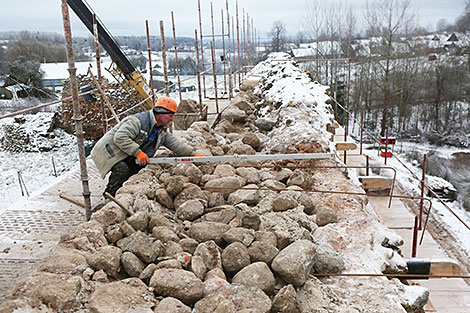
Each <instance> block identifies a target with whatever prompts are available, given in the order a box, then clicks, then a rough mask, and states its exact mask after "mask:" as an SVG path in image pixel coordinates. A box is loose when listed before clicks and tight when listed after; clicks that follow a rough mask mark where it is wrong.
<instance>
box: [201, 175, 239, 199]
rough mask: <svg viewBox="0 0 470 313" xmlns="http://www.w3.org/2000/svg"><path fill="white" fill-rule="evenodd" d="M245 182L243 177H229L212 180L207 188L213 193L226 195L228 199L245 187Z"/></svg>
mask: <svg viewBox="0 0 470 313" xmlns="http://www.w3.org/2000/svg"><path fill="white" fill-rule="evenodd" d="M244 183H245V182H244V181H243V179H242V178H241V177H237V176H229V177H223V178H217V179H212V180H210V181H208V182H207V183H206V185H205V187H206V188H207V189H208V190H211V191H212V192H219V193H221V194H223V195H224V198H225V199H228V196H229V195H230V194H231V193H232V192H234V191H236V190H238V189H240V188H241V187H243V185H244Z"/></svg>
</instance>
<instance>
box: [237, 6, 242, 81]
mask: <svg viewBox="0 0 470 313" xmlns="http://www.w3.org/2000/svg"><path fill="white" fill-rule="evenodd" d="M236 8H237V49H238V87H240V86H241V84H242V78H241V71H240V28H239V26H238V24H239V23H240V19H239V18H238V1H237V6H236Z"/></svg>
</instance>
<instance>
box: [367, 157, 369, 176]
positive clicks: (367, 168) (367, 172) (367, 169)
mask: <svg viewBox="0 0 470 313" xmlns="http://www.w3.org/2000/svg"><path fill="white" fill-rule="evenodd" d="M366 176H369V156H368V155H366Z"/></svg>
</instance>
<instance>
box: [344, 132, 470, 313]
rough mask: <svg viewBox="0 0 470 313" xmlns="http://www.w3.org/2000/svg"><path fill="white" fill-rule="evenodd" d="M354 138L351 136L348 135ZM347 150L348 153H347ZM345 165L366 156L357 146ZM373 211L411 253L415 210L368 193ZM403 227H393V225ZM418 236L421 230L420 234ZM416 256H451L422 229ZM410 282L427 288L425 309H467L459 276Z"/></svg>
mask: <svg viewBox="0 0 470 313" xmlns="http://www.w3.org/2000/svg"><path fill="white" fill-rule="evenodd" d="M336 140H337V141H343V140H344V130H343V129H342V128H338V129H337V130H336V135H335V141H336ZM348 140H350V141H353V139H351V138H348ZM348 154H350V156H348ZM346 157H347V159H346V163H347V165H364V164H365V157H364V156H361V155H359V150H353V151H347V153H346ZM340 160H344V155H343V154H342V153H340ZM394 195H399V192H398V191H394ZM369 202H370V204H371V205H372V207H373V209H374V211H375V213H376V214H377V216H378V217H379V220H380V222H381V223H383V224H384V225H385V226H387V227H390V228H391V229H392V231H394V232H395V233H397V234H399V235H400V236H401V237H402V238H403V240H404V245H403V246H402V247H401V250H402V253H403V254H404V257H406V258H410V257H411V250H412V238H413V229H412V227H413V224H414V216H415V215H414V213H412V212H411V210H410V209H409V208H408V207H407V206H406V205H405V203H404V202H403V201H402V200H401V199H397V198H394V199H393V201H392V203H391V207H390V208H389V207H388V204H389V197H388V196H387V195H384V196H383V197H369ZM397 226H399V227H401V228H402V229H394V228H395V227H397ZM419 236H421V233H420V234H419ZM417 257H418V258H425V259H430V260H439V259H452V257H449V256H447V255H446V252H445V250H444V249H443V248H442V247H441V246H440V245H439V243H438V242H436V241H435V240H434V238H433V237H432V236H431V235H430V234H429V232H425V235H424V240H423V243H422V245H418V247H417ZM409 282H412V283H413V284H419V285H421V286H423V287H426V288H428V289H429V293H430V300H429V302H428V304H427V305H426V306H425V308H424V309H425V312H440V313H467V312H470V286H469V285H468V284H467V283H466V282H465V280H464V279H462V278H451V279H447V278H442V279H429V280H410V281H409Z"/></svg>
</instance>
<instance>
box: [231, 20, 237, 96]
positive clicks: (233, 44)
mask: <svg viewBox="0 0 470 313" xmlns="http://www.w3.org/2000/svg"><path fill="white" fill-rule="evenodd" d="M235 51H236V50H235V22H234V20H233V16H232V55H233V64H234V65H235V64H236V56H235ZM236 85H237V73H236V72H235V75H233V86H234V87H235V86H236Z"/></svg>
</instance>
